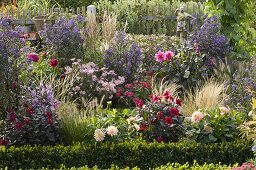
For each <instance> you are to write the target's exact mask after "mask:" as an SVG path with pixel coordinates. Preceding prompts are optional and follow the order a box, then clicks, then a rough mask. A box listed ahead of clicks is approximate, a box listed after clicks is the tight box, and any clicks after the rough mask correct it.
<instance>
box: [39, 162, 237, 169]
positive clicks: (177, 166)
mask: <svg viewBox="0 0 256 170" xmlns="http://www.w3.org/2000/svg"><path fill="white" fill-rule="evenodd" d="M237 166H238V165H237V164H236V165H234V166H227V165H221V164H206V163H205V164H203V165H199V164H198V163H196V162H195V163H194V164H193V165H189V164H188V163H186V164H184V165H181V164H179V163H171V164H170V163H168V164H167V165H163V166H159V167H157V168H154V169H155V170H167V169H168V170H206V169H207V170H231V168H232V167H237ZM99 169H100V168H98V166H94V167H92V168H89V167H88V166H83V167H79V168H76V167H72V168H66V167H65V166H61V168H60V169H58V170H99ZM121 169H122V170H140V168H138V167H134V168H129V167H126V168H119V167H118V166H115V165H111V167H110V168H109V169H108V170H121ZM41 170H49V169H48V168H42V169H41ZM54 170H57V169H54Z"/></svg>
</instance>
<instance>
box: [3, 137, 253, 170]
mask: <svg viewBox="0 0 256 170" xmlns="http://www.w3.org/2000/svg"><path fill="white" fill-rule="evenodd" d="M251 146H252V142H249V141H233V142H230V143H228V142H223V143H216V144H199V143H193V142H180V143H169V144H160V143H151V144H149V143H146V142H135V141H132V142H122V143H99V144H97V145H81V144H76V145H72V146H54V147H50V146H49V147H42V146H36V147H31V146H23V147H19V148H15V147H10V148H4V147H2V148H1V149H0V168H5V167H8V168H9V169H19V168H21V169H30V168H32V169H39V168H41V167H47V168H50V169H53V168H60V166H61V164H63V165H64V166H66V167H67V168H69V167H81V166H84V165H88V167H93V166H95V165H97V166H98V168H100V169H106V168H110V167H111V164H115V165H117V166H119V167H120V168H124V167H127V166H128V167H136V166H137V167H139V168H141V169H149V168H155V167H157V166H161V165H165V164H167V163H173V162H177V163H180V164H185V163H186V162H188V163H189V164H193V162H194V160H197V162H198V164H200V165H202V164H204V163H205V162H207V163H214V164H218V163H219V162H221V163H223V164H227V165H229V164H234V163H243V162H245V160H246V159H248V158H252V157H253V153H252V151H251Z"/></svg>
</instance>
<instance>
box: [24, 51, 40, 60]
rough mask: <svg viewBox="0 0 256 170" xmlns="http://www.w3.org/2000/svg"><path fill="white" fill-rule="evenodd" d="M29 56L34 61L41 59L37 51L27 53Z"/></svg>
mask: <svg viewBox="0 0 256 170" xmlns="http://www.w3.org/2000/svg"><path fill="white" fill-rule="evenodd" d="M27 58H28V59H29V60H30V61H33V62H38V60H39V56H38V54H37V53H30V54H28V55H27Z"/></svg>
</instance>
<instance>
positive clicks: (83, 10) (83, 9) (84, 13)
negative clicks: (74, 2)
mask: <svg viewBox="0 0 256 170" xmlns="http://www.w3.org/2000/svg"><path fill="white" fill-rule="evenodd" d="M85 11H86V10H85V6H83V7H82V15H83V16H85V15H86V12H85Z"/></svg>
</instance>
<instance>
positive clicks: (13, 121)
mask: <svg viewBox="0 0 256 170" xmlns="http://www.w3.org/2000/svg"><path fill="white" fill-rule="evenodd" d="M22 89H23V91H24V94H25V95H24V96H23V97H22V100H21V101H22V105H20V106H19V107H18V109H17V108H15V109H13V108H9V109H7V110H6V113H7V118H6V121H5V122H6V123H5V128H4V133H3V134H2V136H1V139H2V140H5V141H6V143H5V144H6V145H8V146H9V145H15V146H20V145H24V144H41V145H51V144H56V143H59V142H61V141H62V138H61V131H60V128H59V117H58V115H57V114H56V111H55V109H56V107H57V106H58V104H59V102H58V101H57V100H56V99H55V98H54V92H53V89H52V87H51V86H50V85H46V84H43V83H41V84H40V86H38V87H37V86H24V87H22Z"/></svg>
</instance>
